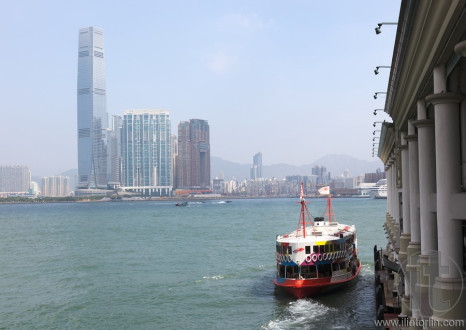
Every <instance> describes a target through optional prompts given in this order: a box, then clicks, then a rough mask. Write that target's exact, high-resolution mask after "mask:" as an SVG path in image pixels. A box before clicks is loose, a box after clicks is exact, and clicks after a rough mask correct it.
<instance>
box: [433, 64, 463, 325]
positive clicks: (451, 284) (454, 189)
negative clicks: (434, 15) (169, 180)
mask: <svg viewBox="0 0 466 330" xmlns="http://www.w3.org/2000/svg"><path fill="white" fill-rule="evenodd" d="M445 77H446V75H445V66H443V65H442V66H438V67H436V68H435V69H434V94H432V95H429V96H428V97H427V98H426V101H428V102H431V103H432V104H433V105H434V109H435V151H436V165H437V168H436V172H437V231H438V250H439V259H438V262H439V276H438V277H437V278H436V279H435V285H434V287H433V306H432V307H433V308H432V309H433V318H434V319H439V320H442V319H462V318H464V314H465V313H464V305H465V303H466V297H465V295H464V294H463V286H464V284H465V283H464V281H463V276H462V269H461V268H460V267H461V266H460V265H462V264H463V248H462V247H463V233H462V227H461V221H458V220H457V219H453V218H452V217H451V216H450V209H451V207H452V205H451V204H450V201H451V199H452V197H453V195H454V194H456V193H459V192H461V166H460V164H461V159H460V130H459V123H458V121H459V104H460V102H461V100H462V97H461V96H460V95H458V94H454V93H448V92H446V78H445Z"/></svg>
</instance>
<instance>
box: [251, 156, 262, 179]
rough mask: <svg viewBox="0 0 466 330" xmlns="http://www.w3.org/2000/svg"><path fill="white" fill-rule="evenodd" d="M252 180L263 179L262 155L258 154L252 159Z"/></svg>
mask: <svg viewBox="0 0 466 330" xmlns="http://www.w3.org/2000/svg"><path fill="white" fill-rule="evenodd" d="M252 160H253V163H252V167H251V179H253V180H254V179H258V178H262V153H261V152H258V153H257V154H255V155H254V157H253V158H252Z"/></svg>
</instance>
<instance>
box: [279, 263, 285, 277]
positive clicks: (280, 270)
mask: <svg viewBox="0 0 466 330" xmlns="http://www.w3.org/2000/svg"><path fill="white" fill-rule="evenodd" d="M279 272H280V273H279V276H280V277H281V278H284V277H285V266H283V265H280V269H279Z"/></svg>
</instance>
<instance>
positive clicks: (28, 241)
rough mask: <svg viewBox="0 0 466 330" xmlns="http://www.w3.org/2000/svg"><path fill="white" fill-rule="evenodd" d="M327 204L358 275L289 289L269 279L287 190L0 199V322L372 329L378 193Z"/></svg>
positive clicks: (292, 219) (317, 205)
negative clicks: (202, 196) (312, 291)
mask: <svg viewBox="0 0 466 330" xmlns="http://www.w3.org/2000/svg"><path fill="white" fill-rule="evenodd" d="M308 201H310V202H311V203H310V204H308V207H309V209H310V211H311V214H312V215H313V216H321V215H322V214H323V213H324V210H325V206H326V200H325V199H310V200H308ZM333 206H334V211H335V214H336V219H337V221H339V222H340V223H344V224H355V225H356V228H357V236H358V246H359V257H360V259H361V261H362V269H361V273H360V276H359V277H358V279H357V280H356V281H353V283H352V284H350V285H349V286H347V287H345V288H344V289H342V290H340V291H336V292H332V293H329V294H326V295H324V296H319V297H315V298H307V299H301V300H297V299H295V298H293V297H290V296H287V295H286V294H284V293H282V292H281V291H280V290H278V289H275V287H274V284H273V279H274V276H275V269H276V265H275V238H276V235H278V234H281V235H282V234H285V233H286V232H290V231H293V230H295V229H296V227H297V224H298V216H299V211H300V205H299V204H297V203H296V200H294V199H288V198H286V199H233V200H232V201H231V203H226V202H224V201H218V200H211V201H205V202H197V203H192V202H190V203H189V204H188V206H186V207H176V206H175V202H172V201H144V202H94V203H56V204H8V205H0V329H3V328H6V329H15V328H18V329H32V328H34V329H50V328H57V329H65V328H66V329H75V328H80V329H362V328H369V329H372V328H374V323H373V319H374V317H375V298H374V271H373V247H374V245H375V244H378V245H382V244H384V243H385V241H386V239H385V234H384V231H383V228H382V224H383V222H384V219H385V213H386V201H384V200H374V199H350V198H347V199H345V198H337V199H334V200H333Z"/></svg>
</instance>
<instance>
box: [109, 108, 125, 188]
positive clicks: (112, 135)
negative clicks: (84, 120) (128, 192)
mask: <svg viewBox="0 0 466 330" xmlns="http://www.w3.org/2000/svg"><path fill="white" fill-rule="evenodd" d="M121 127H122V118H121V116H112V128H111V129H108V130H107V178H108V185H109V187H112V186H113V187H115V186H119V185H120V184H121V172H122V159H121Z"/></svg>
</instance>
